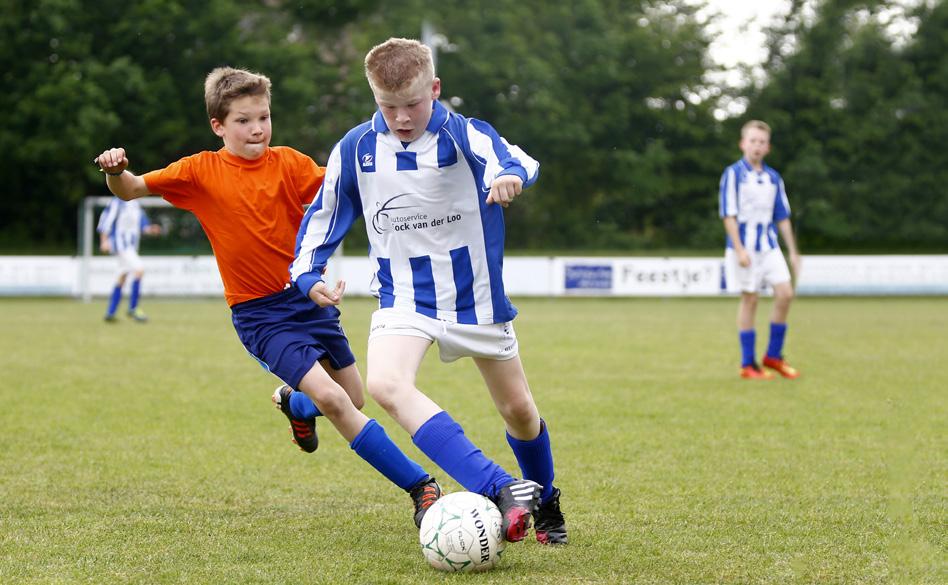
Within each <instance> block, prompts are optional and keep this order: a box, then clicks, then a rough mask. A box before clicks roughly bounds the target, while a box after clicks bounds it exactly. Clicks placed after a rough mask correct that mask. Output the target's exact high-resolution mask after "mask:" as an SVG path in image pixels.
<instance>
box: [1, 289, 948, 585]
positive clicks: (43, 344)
mask: <svg viewBox="0 0 948 585" xmlns="http://www.w3.org/2000/svg"><path fill="white" fill-rule="evenodd" d="M517 304H518V306H519V308H520V310H521V315H520V316H519V317H518V318H517V321H516V324H517V332H518V336H519V338H520V343H521V353H522V356H523V359H524V362H525V365H526V368H527V374H528V376H529V378H530V383H531V387H532V389H533V392H534V394H535V396H536V399H537V402H538V404H539V405H540V409H541V412H542V413H543V414H544V416H545V417H546V418H547V420H548V421H549V425H550V429H551V432H552V438H553V446H554V454H555V457H556V462H557V485H558V486H559V487H561V488H562V489H563V493H564V496H563V509H564V512H565V513H566V514H567V520H568V523H569V530H570V539H571V544H570V545H569V546H567V547H564V548H556V549H551V548H545V547H542V546H540V545H538V544H537V543H536V542H526V543H522V544H517V545H511V546H510V547H508V549H507V552H506V553H505V555H504V556H505V560H504V564H503V566H502V567H501V568H499V569H498V570H495V571H493V572H490V573H487V574H483V575H476V576H475V575H443V574H440V573H437V572H435V571H434V570H432V569H430V568H428V567H427V565H425V563H424V561H423V560H422V557H421V553H420V549H419V546H418V543H417V533H416V531H415V529H414V526H413V524H412V523H411V510H410V502H409V499H408V497H407V496H406V495H405V494H404V493H403V492H401V491H400V490H398V489H397V488H395V487H393V486H391V485H390V484H388V483H387V482H386V481H385V480H384V479H383V478H382V477H381V476H379V475H377V474H376V473H375V472H374V471H372V470H371V469H370V468H369V467H368V466H367V465H366V464H364V463H363V462H362V461H361V460H360V459H359V458H358V457H356V456H355V455H354V454H353V453H352V452H351V451H350V449H349V448H348V446H347V445H346V444H345V442H344V441H343V440H342V438H341V437H340V436H339V435H338V434H336V433H335V432H334V431H333V430H332V429H331V427H330V426H329V425H328V424H326V423H322V424H321V427H320V428H321V446H320V449H319V451H318V452H317V453H316V454H314V455H306V454H303V453H301V452H299V451H298V450H296V449H295V448H294V447H293V446H292V445H291V443H290V441H289V433H288V430H287V428H286V427H287V425H286V421H285V419H284V418H283V417H282V415H280V414H279V413H277V412H276V411H275V410H273V409H272V407H271V406H270V403H269V396H270V393H271V392H272V389H273V387H275V385H276V383H277V382H276V380H275V379H274V378H272V377H271V376H270V375H269V374H267V373H265V372H264V371H262V370H261V369H260V368H259V367H257V366H256V365H255V364H254V362H253V361H252V360H251V359H250V358H249V357H248V356H247V355H246V353H245V351H244V350H243V348H242V347H241V346H240V344H239V342H238V341H237V338H236V335H235V334H234V332H233V330H232V329H231V325H230V320H229V312H228V310H227V308H226V306H225V305H224V303H223V301H221V300H209V301H171V300H152V299H146V300H145V302H144V305H143V306H144V308H145V309H146V310H147V311H148V313H149V315H150V316H151V322H150V323H148V324H146V325H139V324H135V323H132V322H128V321H123V322H120V323H118V324H116V325H112V326H110V325H106V324H104V323H102V322H101V314H102V311H103V306H102V303H98V304H91V305H84V304H81V303H78V302H73V301H68V300H9V299H7V300H0V331H2V337H0V372H2V374H0V375H2V380H3V384H2V385H0V405H2V409H0V583H3V584H33V583H44V584H45V583H90V584H93V583H94V584H114V583H143V584H144V583H147V584H155V583H187V584H195V583H210V584H219V583H235V584H249V583H319V584H324V583H329V584H333V583H404V584H417V583H462V582H463V583H473V582H477V583H492V584H505V585H507V584H518V583H522V584H530V585H535V584H542V583H557V584H559V583H568V584H580V583H582V584H585V583H643V584H644V583H650V584H651V583H654V584H666V583H681V584H699V583H735V584H746V583H774V584H787V583H834V584H835V583H906V584H916V583H945V582H948V570H946V562H945V560H946V550H948V538H946V535H948V462H946V453H948V433H946V431H948V428H946V426H948V425H946V421H948V405H946V388H948V376H946V374H945V369H944V365H943V362H944V361H945V355H946V354H945V345H946V339H948V337H946V333H945V332H946V331H948V299H944V298H941V299H848V300H844V299H836V300H833V299H810V298H804V299H800V300H798V302H797V303H796V305H795V306H794V308H793V311H792V313H791V328H790V333H789V339H788V345H787V350H788V355H789V356H790V358H791V359H792V362H793V363H794V364H795V365H797V366H798V367H799V368H800V369H801V370H802V371H803V377H802V378H801V379H799V380H796V381H786V380H775V381H772V382H750V381H742V380H739V379H738V378H737V364H736V362H735V360H736V356H737V353H738V348H737V339H736V337H737V336H736V333H735V331H734V321H735V314H736V308H737V306H736V301H735V300H733V299H705V300H660V299H611V300H595V299H561V300H546V299H520V300H518V301H517ZM768 309H769V305H768V304H767V303H762V306H761V307H760V313H759V314H760V317H761V319H760V321H759V328H758V331H759V338H760V339H759V346H760V345H762V344H763V343H764V342H765V341H766V333H765V326H766V314H767V310H768ZM371 310H372V303H371V301H370V300H367V299H350V300H347V301H346V303H345V304H344V306H343V321H344V324H345V326H346V329H347V331H348V333H349V334H350V336H351V338H352V344H353V348H354V350H355V351H356V354H357V357H358V358H359V360H360V363H361V364H364V355H365V337H366V330H367V325H368V319H369V316H370V314H371ZM419 385H420V386H421V387H422V388H423V389H425V390H426V391H428V392H429V394H430V395H431V396H432V397H433V398H434V399H435V400H437V401H438V402H439V403H440V404H441V405H442V406H443V407H445V408H446V409H448V410H449V411H450V412H452V413H453V414H454V416H455V417H456V418H457V419H458V420H459V421H460V422H462V424H464V425H465V428H466V429H467V432H468V434H469V435H470V436H471V438H472V439H473V440H474V441H475V442H476V443H478V445H479V446H481V448H482V449H484V450H485V452H486V453H487V454H488V455H489V456H491V457H493V458H494V459H495V460H497V461H498V462H499V463H501V464H502V465H504V466H505V467H507V468H508V469H511V470H514V469H516V465H515V462H514V460H513V456H512V454H511V452H510V450H509V448H508V447H507V445H506V442H505V440H504V435H503V426H502V422H501V420H500V418H499V416H498V415H497V414H496V412H495V411H494V410H493V407H492V405H491V403H490V399H489V397H488V396H487V393H486V391H485V390H484V388H483V385H482V383H481V382H480V380H479V377H478V375H477V373H476V370H475V368H474V366H473V364H471V363H470V362H469V361H461V362H457V363H454V364H450V365H445V364H441V363H440V362H438V360H437V352H429V356H428V359H427V360H426V361H425V363H424V364H423V367H422V371H421V373H420V375H419ZM366 410H367V412H368V413H369V414H370V415H371V416H375V417H377V418H378V419H379V420H380V422H382V424H383V425H385V426H386V427H387V429H388V430H389V433H390V435H392V437H393V438H394V439H395V440H396V442H398V443H399V444H400V445H401V446H402V447H403V448H404V449H405V450H406V452H408V453H409V455H410V456H412V457H413V458H415V459H417V460H418V461H419V462H421V463H423V465H425V466H426V467H427V468H429V469H431V468H432V464H431V463H430V462H428V461H427V459H425V458H424V456H423V455H422V454H421V453H419V452H418V451H417V449H415V448H414V446H413V445H412V444H411V442H410V440H409V439H408V437H407V436H406V435H405V433H403V432H402V431H401V430H400V429H399V428H397V427H396V425H395V424H394V422H393V421H392V420H391V419H390V418H388V417H387V416H386V415H385V414H384V413H383V412H382V411H381V410H380V409H379V408H378V407H377V406H376V405H375V404H374V403H371V401H369V404H368V405H367V407H366ZM433 471H434V473H435V475H436V476H437V477H439V479H441V480H442V482H443V484H444V485H445V487H446V488H447V489H448V490H449V491H454V490H457V489H459V488H458V486H457V484H455V483H453V482H452V481H450V480H449V479H448V478H447V477H446V476H445V475H444V474H443V473H442V472H441V471H440V470H437V469H435V470H433Z"/></svg>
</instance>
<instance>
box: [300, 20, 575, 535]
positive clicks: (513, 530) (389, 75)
mask: <svg viewBox="0 0 948 585" xmlns="http://www.w3.org/2000/svg"><path fill="white" fill-rule="evenodd" d="M365 69H366V76H367V78H368V81H369V85H370V87H371V89H372V92H373V94H374V96H375V100H376V102H377V104H378V107H379V109H378V111H377V112H376V113H375V115H374V116H373V117H372V119H371V120H369V121H367V122H365V123H363V124H360V125H359V126H356V127H355V128H353V129H352V130H350V131H349V132H348V133H347V134H346V135H345V137H344V138H343V139H342V140H341V141H340V142H339V143H338V144H337V145H336V146H335V148H334V149H333V151H332V154H331V155H330V157H329V163H328V166H327V172H326V180H325V181H324V183H323V187H322V188H321V190H320V192H319V194H318V195H317V198H316V201H315V202H314V204H313V205H312V206H311V207H310V209H309V210H308V211H307V213H306V217H305V218H304V220H303V223H302V226H301V228H300V234H299V236H298V238H297V258H296V261H295V262H294V263H293V265H292V266H291V268H290V272H291V276H292V278H293V280H294V281H295V282H296V284H297V286H298V287H299V288H300V290H301V291H303V293H304V294H306V295H308V296H309V297H310V298H314V299H316V300H317V302H318V303H319V304H320V305H333V304H336V303H338V302H339V296H340V295H338V294H336V293H335V292H334V291H330V290H329V289H328V288H327V287H326V283H324V282H323V280H322V271H323V268H324V267H325V266H326V262H327V261H328V260H329V257H330V256H331V255H332V253H333V251H334V250H335V249H336V247H337V246H338V245H339V242H340V241H341V240H342V239H343V237H344V236H345V234H346V233H347V232H348V230H349V228H350V227H351V226H352V223H353V221H354V220H355V219H356V218H357V217H358V216H359V215H360V214H361V215H362V216H363V217H364V219H365V224H366V231H367V232H368V236H369V243H370V248H371V249H370V258H371V261H372V264H373V268H374V269H375V271H376V272H375V282H374V283H373V288H374V292H375V293H376V295H377V296H378V298H379V309H378V310H377V311H376V312H375V313H374V314H373V316H372V324H371V331H370V334H369V348H368V366H367V367H368V374H367V387H368V390H369V394H370V395H371V396H372V397H373V398H375V400H376V401H378V402H379V404H381V405H382V407H383V408H385V410H386V411H387V412H388V413H389V414H390V415H391V416H392V417H393V418H394V419H395V420H396V421H398V423H399V424H400V425H402V427H403V428H404V429H405V430H406V431H408V433H409V434H410V435H411V436H412V439H413V441H414V443H415V445H417V446H418V448H419V449H421V451H423V452H424V453H425V454H426V455H427V456H428V457H429V458H431V460H432V461H434V462H435V463H437V464H438V465H439V466H441V468H442V469H444V470H445V471H446V472H448V474H449V475H451V476H452V477H453V478H454V479H455V480H457V482H458V483H459V484H461V485H462V486H463V487H464V488H465V489H467V490H469V491H472V492H475V493H480V494H483V495H485V496H487V497H489V498H491V499H493V500H494V501H495V502H496V503H497V505H498V507H499V508H500V510H501V513H502V514H503V532H504V537H505V538H506V539H507V540H508V541H512V542H514V541H519V540H522V539H523V538H524V536H525V534H526V531H527V529H529V527H530V516H531V515H532V516H533V517H534V518H535V520H536V535H537V539H538V540H539V541H540V542H543V543H551V544H562V543H566V541H567V536H566V524H565V521H564V519H563V515H562V513H561V512H560V508H559V496H560V492H559V490H558V489H556V488H555V487H554V486H553V455H552V451H551V448H550V437H549V433H548V431H547V426H546V423H545V422H544V421H543V420H542V419H541V418H540V415H539V411H538V410H537V406H536V404H535V402H534V400H533V396H532V394H531V393H530V388H529V386H528V385H527V379H526V375H525V374H524V370H523V365H522V364H521V362H520V357H519V355H518V347H517V337H516V335H515V333H514V329H513V323H512V321H513V318H514V316H515V315H516V313H517V312H516V309H515V308H514V307H513V305H512V304H511V303H510V300H509V299H508V298H507V296H506V294H505V293H504V284H503V280H502V268H503V253H504V217H503V209H502V208H503V207H506V206H507V205H508V204H509V203H510V202H511V201H512V200H513V199H514V198H515V197H516V196H517V195H519V194H520V192H521V190H522V189H523V187H526V186H529V185H531V184H533V183H534V182H535V181H536V178H537V174H538V171H539V164H538V163H537V162H536V161H535V160H533V159H532V158H530V157H529V156H528V155H527V154H526V153H525V152H524V151H523V150H521V149H520V148H518V147H516V146H513V145H511V144H509V143H508V142H507V141H506V140H504V139H503V138H501V137H500V136H499V135H498V134H497V131H496V130H494V129H493V128H492V127H491V126H490V125H489V124H487V123H485V122H482V121H480V120H474V119H466V118H464V117H463V116H460V115H457V114H454V113H451V112H448V111H447V109H445V108H444V106H442V105H441V104H440V103H439V102H438V101H437V100H438V97H439V95H440V92H441V81H440V80H439V79H438V78H437V77H435V72H434V66H433V64H432V59H431V52H430V50H429V49H428V48H427V47H425V46H424V45H422V44H421V43H419V42H417V41H414V40H408V39H389V40H388V41H386V42H385V43H382V44H381V45H378V46H376V47H375V48H373V49H372V50H371V51H370V52H369V53H368V55H367V56H366V59H365ZM434 342H437V343H438V348H439V352H440V356H441V359H442V361H445V362H450V361H454V360H457V359H459V358H462V357H470V358H473V360H474V362H475V364H476V365H477V367H478V369H479V370H480V372H481V375H482V376H483V378H484V381H485V382H486V384H487V387H488V390H489V391H490V394H491V398H492V399H493V401H494V403H495V405H496V406H497V409H498V411H499V412H500V414H501V416H502V417H503V419H504V421H505V423H506V429H507V441H508V443H509V444H510V446H511V448H512V449H513V452H514V454H515V456H516V458H517V462H518V463H519V465H520V468H521V471H522V472H523V477H524V480H516V479H514V478H513V477H512V476H511V475H510V474H509V473H507V471H505V470H504V469H503V468H501V467H500V466H499V465H497V464H496V463H495V462H493V461H492V460H490V459H488V458H487V457H486V456H485V455H484V454H483V453H482V452H481V451H480V449H478V448H477V447H475V446H474V445H473V443H471V441H470V440H469V439H468V438H467V437H466V436H465V434H464V431H463V429H462V428H461V426H460V425H459V424H458V423H456V422H455V421H454V420H453V419H452V418H451V416H450V415H449V414H448V413H447V412H445V411H444V410H442V409H441V408H440V407H439V406H438V405H437V404H435V403H434V402H433V401H432V400H431V399H430V398H428V397H427V396H426V395H425V394H423V393H422V392H421V391H420V390H419V389H418V388H417V387H416V386H415V378H416V374H417V371H418V368H419V366H420V364H421V361H422V359H423V358H424V355H425V353H426V352H427V350H428V348H429V347H430V346H431V345H432V344H433V343H434Z"/></svg>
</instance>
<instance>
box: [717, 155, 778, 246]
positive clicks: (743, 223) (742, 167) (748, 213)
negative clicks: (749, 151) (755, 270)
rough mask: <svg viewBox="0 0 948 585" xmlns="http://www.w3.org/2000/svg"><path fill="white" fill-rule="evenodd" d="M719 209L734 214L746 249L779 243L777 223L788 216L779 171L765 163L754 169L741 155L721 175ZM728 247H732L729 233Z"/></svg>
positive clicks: (728, 214)
mask: <svg viewBox="0 0 948 585" xmlns="http://www.w3.org/2000/svg"><path fill="white" fill-rule="evenodd" d="M718 207H719V209H718V213H719V215H720V216H721V218H722V219H723V218H725V217H728V216H735V217H737V229H738V233H739V234H740V237H741V242H742V243H743V244H744V248H746V249H747V251H748V252H765V251H767V250H772V249H774V248H777V247H778V244H777V229H776V227H775V226H776V224H777V223H778V222H780V221H782V220H784V219H787V218H789V217H790V202H789V200H788V199H787V190H786V188H785V187H784V185H783V179H782V178H780V174H779V173H777V171H775V170H773V169H772V168H770V167H768V166H767V165H763V170H762V171H760V172H757V171H755V170H754V168H753V167H752V166H751V165H750V163H748V162H747V161H746V160H744V159H743V158H742V159H741V160H739V161H737V162H736V163H734V164H732V165H731V166H729V167H728V168H726V169H724V174H723V175H721V187H720V197H719V202H718ZM727 247H728V248H733V247H734V243H733V242H732V241H731V238H730V236H728V238H727Z"/></svg>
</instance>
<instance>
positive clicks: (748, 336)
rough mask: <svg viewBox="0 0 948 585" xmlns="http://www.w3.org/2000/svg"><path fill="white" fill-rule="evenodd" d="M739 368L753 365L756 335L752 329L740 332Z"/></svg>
mask: <svg viewBox="0 0 948 585" xmlns="http://www.w3.org/2000/svg"><path fill="white" fill-rule="evenodd" d="M739 337H740V340H741V367H744V366H749V365H751V364H752V363H754V347H755V346H756V345H757V333H756V332H755V331H754V330H753V329H748V330H746V331H741V332H740V335H739Z"/></svg>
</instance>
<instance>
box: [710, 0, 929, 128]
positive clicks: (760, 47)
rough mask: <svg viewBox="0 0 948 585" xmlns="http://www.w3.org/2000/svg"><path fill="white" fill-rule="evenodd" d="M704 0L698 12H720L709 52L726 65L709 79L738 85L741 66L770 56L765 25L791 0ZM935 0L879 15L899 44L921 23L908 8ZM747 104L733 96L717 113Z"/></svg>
mask: <svg viewBox="0 0 948 585" xmlns="http://www.w3.org/2000/svg"><path fill="white" fill-rule="evenodd" d="M702 1H703V2H704V4H706V5H707V8H706V9H704V11H703V12H699V16H700V15H703V14H710V13H715V12H716V13H719V14H720V16H719V17H718V18H717V19H716V20H715V22H714V23H713V24H712V25H711V26H710V30H711V32H712V33H720V34H716V38H715V40H714V42H713V43H711V46H710V48H709V55H710V57H711V60H712V61H713V62H714V63H716V64H717V65H719V66H722V67H723V68H724V69H725V70H724V71H723V72H720V73H715V74H711V75H709V80H710V81H711V82H712V83H714V84H720V85H726V86H730V87H737V86H739V85H741V84H742V81H743V80H742V78H741V73H740V71H739V69H738V67H739V66H740V65H749V66H751V67H755V66H759V65H761V64H762V63H763V61H764V59H765V58H766V56H767V52H766V49H765V48H764V43H765V42H766V38H765V36H764V33H763V29H764V28H766V27H767V26H768V25H771V24H773V23H774V22H776V21H778V20H779V19H782V18H784V17H785V15H786V14H787V12H788V11H789V8H790V1H791V0H695V2H696V3H700V2H702ZM933 1H934V0H895V1H894V2H892V5H891V8H889V9H887V10H884V11H882V12H881V14H880V15H879V18H880V19H881V20H882V21H883V22H886V23H888V24H887V25H886V30H887V31H888V33H889V35H890V37H891V38H892V39H893V40H894V42H895V43H896V44H897V45H898V44H899V43H902V42H905V41H906V40H908V39H910V38H911V36H912V35H913V34H914V32H915V30H916V28H917V26H918V23H917V21H915V20H913V19H911V18H908V17H907V16H906V12H907V11H908V10H910V9H911V8H913V7H915V6H918V5H919V4H920V3H929V4H931V2H933ZM812 8H813V7H812V5H811V3H808V5H807V6H806V8H804V10H805V12H804V14H805V15H806V14H807V12H810V13H812ZM862 18H868V13H864V14H863V15H862ZM753 75H754V77H755V78H756V79H758V80H763V79H764V78H765V77H766V74H765V72H764V70H763V69H762V68H759V67H758V68H757V69H756V70H754V71H753ZM746 107H747V104H746V102H745V101H743V100H732V101H729V102H727V103H722V104H721V107H720V108H719V109H718V110H716V111H715V116H716V117H717V118H718V119H723V118H725V117H728V116H734V115H740V114H741V113H743V111H744V109H745V108H746Z"/></svg>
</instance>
